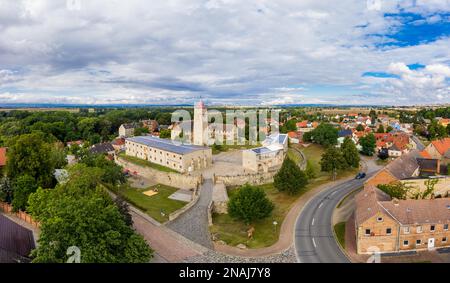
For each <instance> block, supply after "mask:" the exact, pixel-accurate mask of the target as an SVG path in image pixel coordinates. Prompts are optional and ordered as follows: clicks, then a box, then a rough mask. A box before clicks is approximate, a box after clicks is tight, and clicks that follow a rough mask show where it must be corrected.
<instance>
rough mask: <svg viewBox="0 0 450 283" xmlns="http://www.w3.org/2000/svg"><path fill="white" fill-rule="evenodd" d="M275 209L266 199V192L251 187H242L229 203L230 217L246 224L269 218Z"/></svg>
mask: <svg viewBox="0 0 450 283" xmlns="http://www.w3.org/2000/svg"><path fill="white" fill-rule="evenodd" d="M273 208H274V205H273V204H272V202H271V201H270V200H269V199H268V198H267V197H266V194H265V192H264V191H263V190H262V189H261V188H257V187H253V186H250V185H244V186H242V187H241V188H240V189H239V191H238V192H237V193H236V194H235V195H233V196H232V197H231V198H230V202H229V203H228V213H229V214H230V216H231V217H232V218H235V219H238V220H242V221H244V222H245V223H246V224H250V223H251V222H253V221H255V220H259V219H263V218H266V217H268V216H269V215H270V214H271V213H272V210H273Z"/></svg>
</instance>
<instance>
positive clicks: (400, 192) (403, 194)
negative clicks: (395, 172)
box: [377, 182, 410, 200]
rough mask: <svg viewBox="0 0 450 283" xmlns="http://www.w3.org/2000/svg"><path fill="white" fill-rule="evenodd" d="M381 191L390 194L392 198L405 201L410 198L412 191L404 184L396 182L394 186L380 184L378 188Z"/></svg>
mask: <svg viewBox="0 0 450 283" xmlns="http://www.w3.org/2000/svg"><path fill="white" fill-rule="evenodd" d="M377 187H378V188H379V189H380V190H382V191H383V192H385V193H386V194H388V195H389V196H390V197H391V198H396V199H402V200H405V199H406V198H407V196H408V190H409V189H410V188H409V187H408V186H407V185H405V184H404V183H402V182H395V183H392V184H380V185H378V186H377Z"/></svg>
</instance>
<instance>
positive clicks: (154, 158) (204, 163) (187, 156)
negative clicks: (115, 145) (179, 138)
mask: <svg viewBox="0 0 450 283" xmlns="http://www.w3.org/2000/svg"><path fill="white" fill-rule="evenodd" d="M125 148H126V155H129V156H134V157H137V158H140V159H143V160H147V161H150V162H152V163H155V164H158V165H162V166H165V167H168V168H171V169H173V170H176V171H178V172H181V173H184V172H191V171H195V170H198V169H204V168H208V167H209V166H210V165H211V164H212V151H211V148H209V147H204V146H198V145H191V144H185V143H178V142H174V141H171V140H167V139H160V138H157V137H152V136H141V137H134V138H128V139H126V140H125Z"/></svg>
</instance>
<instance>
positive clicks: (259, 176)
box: [215, 171, 277, 187]
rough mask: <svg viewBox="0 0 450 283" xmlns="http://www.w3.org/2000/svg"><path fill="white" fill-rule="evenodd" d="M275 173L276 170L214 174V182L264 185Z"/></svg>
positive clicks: (231, 184) (237, 184) (271, 181)
mask: <svg viewBox="0 0 450 283" xmlns="http://www.w3.org/2000/svg"><path fill="white" fill-rule="evenodd" d="M275 174H277V171H271V172H266V173H251V174H242V175H234V176H226V175H216V176H215V182H216V183H219V182H221V183H223V184H224V185H225V186H227V187H228V186H242V185H244V184H246V183H248V184H250V185H264V184H269V183H273V177H274V176H275Z"/></svg>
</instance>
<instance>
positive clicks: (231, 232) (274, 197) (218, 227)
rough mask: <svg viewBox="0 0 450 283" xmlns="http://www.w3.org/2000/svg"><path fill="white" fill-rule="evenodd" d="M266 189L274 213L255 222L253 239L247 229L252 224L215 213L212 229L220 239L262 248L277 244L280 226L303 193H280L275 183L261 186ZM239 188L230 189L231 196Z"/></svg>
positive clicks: (231, 243)
mask: <svg viewBox="0 0 450 283" xmlns="http://www.w3.org/2000/svg"><path fill="white" fill-rule="evenodd" d="M259 187H260V188H262V189H264V191H265V192H266V194H267V197H268V198H269V199H270V200H271V201H272V202H273V203H274V204H275V209H274V210H273V212H272V215H271V216H270V217H268V218H266V219H263V220H259V221H257V222H255V223H253V225H251V226H253V227H254V228H255V232H254V233H253V239H251V240H249V239H248V238H247V231H248V229H250V226H248V225H245V224H244V223H243V222H241V221H237V220H234V219H232V218H231V217H230V216H229V215H227V214H220V215H219V214H214V215H213V223H214V225H213V226H211V228H210V230H211V233H213V234H216V235H217V236H218V239H219V240H222V241H225V242H226V243H227V244H228V245H231V246H236V245H238V244H245V245H246V246H247V247H249V248H262V247H268V246H271V245H273V244H275V243H276V242H277V241H278V236H279V233H280V226H281V223H282V222H283V219H284V217H285V216H286V214H287V213H288V212H289V209H290V207H291V205H292V204H293V203H294V202H295V200H297V199H298V198H299V196H300V195H301V194H302V193H300V194H298V195H295V196H290V195H288V194H285V193H280V192H279V191H278V190H277V189H276V188H275V187H274V186H273V184H267V185H262V186H259ZM237 190H238V189H231V190H229V191H228V194H229V196H230V197H231V196H232V195H233V194H234V193H236V191H237ZM274 221H277V222H278V225H277V226H276V230H275V229H274V225H273V222H274Z"/></svg>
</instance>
